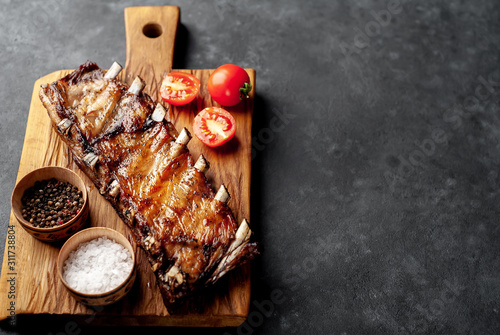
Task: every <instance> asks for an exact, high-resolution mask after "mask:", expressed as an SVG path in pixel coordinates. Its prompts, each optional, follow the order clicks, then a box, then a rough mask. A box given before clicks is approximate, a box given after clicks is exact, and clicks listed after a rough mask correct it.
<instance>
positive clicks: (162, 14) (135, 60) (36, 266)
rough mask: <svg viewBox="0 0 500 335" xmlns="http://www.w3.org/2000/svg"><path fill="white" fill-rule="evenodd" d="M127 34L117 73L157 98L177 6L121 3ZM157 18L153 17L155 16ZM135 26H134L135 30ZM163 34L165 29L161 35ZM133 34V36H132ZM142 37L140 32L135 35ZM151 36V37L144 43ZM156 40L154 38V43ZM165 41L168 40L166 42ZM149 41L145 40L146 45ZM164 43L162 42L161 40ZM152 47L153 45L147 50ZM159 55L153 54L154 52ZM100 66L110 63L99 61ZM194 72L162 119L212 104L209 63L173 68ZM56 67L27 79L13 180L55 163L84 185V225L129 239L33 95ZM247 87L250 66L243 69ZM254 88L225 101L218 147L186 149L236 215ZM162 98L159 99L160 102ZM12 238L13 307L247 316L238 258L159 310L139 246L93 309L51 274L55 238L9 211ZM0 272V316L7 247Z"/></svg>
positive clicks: (244, 191)
mask: <svg viewBox="0 0 500 335" xmlns="http://www.w3.org/2000/svg"><path fill="white" fill-rule="evenodd" d="M125 20H126V34H127V63H126V64H127V65H126V69H125V71H122V74H121V75H120V76H121V78H120V79H121V80H124V81H126V82H127V83H129V84H130V83H131V82H132V80H133V79H134V77H135V76H134V75H136V74H139V75H140V76H141V78H142V79H144V80H145V81H146V83H147V86H146V89H145V91H146V92H147V93H148V94H150V95H151V96H152V98H153V99H155V100H158V95H157V91H158V87H159V84H160V82H161V79H162V76H163V74H164V73H166V72H168V71H169V70H170V67H171V64H172V57H173V41H174V40H175V29H176V28H177V24H178V20H179V9H178V8H177V7H154V8H153V9H151V8H148V7H132V8H127V9H126V10H125ZM156 20H161V21H156ZM157 22H161V26H162V35H161V36H160V37H157V38H154V39H150V38H146V37H145V36H140V35H141V34H142V31H143V27H144V25H146V24H149V23H157ZM138 32H141V34H139V33H138ZM164 34H167V35H169V36H163V35H164ZM134 36H135V37H134ZM143 37H144V38H143ZM152 41H153V42H152ZM154 41H156V42H160V43H159V44H160V45H157V44H155V43H154ZM169 41H170V42H169ZM151 43H152V44H153V45H154V48H152V47H151V45H152V44H151ZM169 43H170V44H169ZM153 51H154V52H153ZM163 52H165V54H164V55H161V56H155V55H154V53H163ZM100 65H101V66H103V67H107V66H109V65H110V64H100ZM180 71H186V72H190V73H192V74H194V75H195V76H197V77H198V78H200V81H201V87H202V89H201V92H200V94H199V96H198V98H197V99H196V100H195V101H194V102H192V103H191V104H189V105H187V106H183V107H176V108H173V109H170V110H169V112H168V118H169V119H170V120H171V121H172V122H173V123H174V125H175V126H176V128H177V129H178V130H180V129H182V127H186V128H187V129H188V130H189V131H190V132H191V133H193V132H192V121H193V118H194V117H195V115H196V114H197V113H198V112H199V111H200V110H201V109H203V108H204V107H208V106H218V105H217V104H216V103H214V102H213V101H212V100H211V98H210V95H209V94H208V91H207V89H206V83H207V80H208V77H209V76H210V73H211V72H212V71H213V70H180ZM70 72H71V71H70V70H62V71H57V72H54V73H51V74H49V75H46V76H44V77H42V78H40V79H39V80H37V81H36V82H35V86H34V90H33V96H32V101H31V105H30V111H29V115H28V123H27V126H26V135H25V140H24V147H23V152H22V155H21V161H20V165H19V172H18V176H17V180H20V178H22V177H23V176H24V175H26V174H27V173H29V172H30V171H32V170H33V169H35V168H38V167H42V166H48V165H57V166H64V167H68V168H70V169H72V170H74V171H75V172H76V173H78V174H79V175H80V176H81V177H82V178H83V179H84V181H85V183H86V184H87V185H88V186H89V203H90V216H89V222H88V223H87V225H88V226H102V227H109V228H112V229H116V230H118V231H119V232H121V233H122V234H124V235H125V236H127V237H128V238H129V240H131V237H130V230H129V228H128V227H127V226H126V225H125V224H124V223H123V222H122V221H121V220H120V219H119V217H118V215H117V214H116V213H115V211H114V210H113V208H112V207H111V205H110V204H109V203H108V202H107V201H106V200H105V199H104V198H103V197H102V196H101V195H100V194H99V192H98V190H97V189H96V188H95V187H94V186H93V185H92V183H91V182H90V180H89V179H88V178H87V177H86V176H85V175H84V174H83V172H81V171H80V170H79V169H78V167H77V166H76V164H74V163H73V161H72V156H71V153H70V151H69V149H68V148H67V147H66V145H65V144H64V143H63V142H62V141H61V140H60V139H59V137H58V135H57V134H56V133H55V132H54V131H53V130H52V127H51V126H50V119H49V117H48V116H47V112H46V110H45V108H44V107H43V105H42V103H41V102H40V99H39V98H38V91H39V88H40V85H41V84H45V83H49V82H53V81H55V80H58V79H59V78H61V77H62V76H64V75H66V74H68V73H70ZM247 72H248V74H249V76H250V78H251V81H252V85H253V86H254V87H255V71H254V70H252V69H248V70H247ZM254 91H255V89H254V90H253V91H252V92H251V94H250V99H248V100H247V101H245V102H242V103H240V104H239V105H237V106H235V107H232V108H228V110H229V112H231V113H232V114H233V116H234V118H235V120H236V123H237V131H236V135H235V138H234V139H232V140H231V141H230V142H228V143H227V144H225V145H224V146H222V147H220V148H209V147H206V146H204V145H203V144H202V143H201V142H200V141H199V140H198V139H196V138H193V140H191V142H190V143H189V144H188V149H189V150H190V152H191V154H192V155H193V157H194V159H195V160H196V159H197V157H198V155H199V154H201V153H203V154H204V155H205V157H206V159H207V160H208V161H209V163H210V169H209V170H208V172H207V178H208V179H209V181H210V182H211V184H212V185H213V186H214V188H215V189H217V188H218V187H219V186H220V185H221V184H222V183H224V185H226V187H227V188H228V190H229V193H230V194H231V199H230V200H229V203H228V204H229V206H230V207H231V209H232V210H233V213H234V215H235V217H236V219H237V221H238V222H241V221H242V219H243V218H246V219H248V220H250V173H251V170H250V168H251V128H252V113H253V101H254ZM164 105H165V104H164ZM165 106H166V105H165ZM10 224H11V225H14V227H15V228H14V229H15V237H16V272H17V276H16V293H17V294H16V298H15V299H14V300H15V303H16V314H17V315H26V318H28V317H30V316H33V318H37V317H40V316H44V315H45V316H51V317H56V318H58V317H63V318H72V319H75V320H77V321H79V322H82V323H85V324H92V325H99V324H107V325H113V324H119V325H141V326H210V327H212V326H221V327H222V326H237V325H239V324H241V323H242V322H243V321H244V320H245V319H246V317H247V315H248V309H249V304H250V270H249V265H244V266H242V267H240V268H238V269H236V270H233V271H232V272H230V273H229V274H228V275H226V276H225V277H224V278H222V279H221V280H220V281H219V282H218V283H217V284H216V285H214V286H213V287H211V288H208V289H207V290H206V291H204V292H203V293H202V294H200V295H198V296H195V297H193V298H192V299H191V300H189V301H187V302H186V304H185V308H184V309H183V310H181V311H179V313H177V314H175V315H169V313H168V312H167V310H166V308H165V306H164V304H163V301H162V298H161V295H160V292H159V289H158V288H157V285H156V279H155V277H154V274H153V272H152V271H151V269H150V266H149V264H148V261H147V259H146V256H145V255H144V253H143V251H142V250H141V249H139V248H137V250H136V253H135V256H136V261H137V278H136V282H135V284H134V287H133V289H132V291H131V292H130V293H129V294H128V295H127V296H126V297H125V298H124V299H123V300H121V301H120V302H118V303H116V304H113V305H110V306H105V307H103V308H99V309H98V310H97V311H96V310H94V309H92V308H89V307H86V306H84V305H82V304H80V303H78V302H77V301H76V300H75V299H74V298H73V297H72V296H70V294H69V293H68V292H67V291H66V289H65V288H64V286H63V285H62V283H61V282H60V281H59V279H58V277H57V268H56V261H57V255H58V252H59V249H60V247H61V244H47V243H44V242H41V241H38V240H36V239H34V238H32V237H31V236H30V235H29V234H28V233H27V232H25V231H24V230H23V229H22V227H21V226H20V225H19V224H18V223H17V222H16V220H15V218H14V216H13V215H12V214H11V217H10ZM5 250H6V252H5V254H4V259H3V264H2V272H1V276H0V319H6V318H7V317H8V316H9V314H8V311H7V308H8V306H9V304H10V302H11V301H12V300H11V299H8V294H7V292H8V285H7V277H8V273H9V271H8V268H7V248H6V249H5Z"/></svg>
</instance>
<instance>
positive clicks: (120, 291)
mask: <svg viewBox="0 0 500 335" xmlns="http://www.w3.org/2000/svg"><path fill="white" fill-rule="evenodd" d="M103 236H106V237H107V238H108V239H110V240H114V241H115V242H117V243H120V244H121V245H123V246H124V247H125V248H127V250H128V251H129V252H130V255H131V256H132V264H133V266H132V270H131V271H130V273H129V275H128V276H127V279H125V281H124V282H123V283H122V284H120V285H119V286H118V287H117V288H115V289H113V290H111V291H107V292H103V293H98V294H88V293H82V292H79V291H77V290H75V289H73V288H71V287H70V286H69V285H68V283H67V282H66V281H65V280H64V277H63V266H64V262H65V261H66V259H67V258H68V256H69V254H70V253H71V252H72V251H73V250H76V248H78V246H79V245H80V244H81V243H84V242H88V241H91V240H93V239H96V238H98V237H103ZM57 274H58V275H59V278H60V279H61V281H62V283H63V285H64V286H65V287H66V288H67V289H68V291H69V292H70V293H71V295H72V296H73V297H74V298H75V299H76V300H78V301H79V302H81V303H83V304H86V305H92V306H104V305H109V304H112V303H114V302H117V301H118V300H120V299H121V298H123V297H124V296H125V295H126V294H127V293H128V292H129V291H130V290H131V289H132V286H133V285H134V281H135V276H136V271H135V254H134V248H133V247H132V245H131V244H130V242H129V241H128V240H127V238H126V237H125V236H123V235H122V234H120V233H119V232H117V231H116V230H113V229H110V228H105V227H93V228H87V229H84V230H82V231H80V232H78V233H76V234H75V235H73V236H71V237H70V238H69V239H68V240H67V241H66V242H65V243H64V245H63V246H62V248H61V250H60V251H59V256H58V257H57Z"/></svg>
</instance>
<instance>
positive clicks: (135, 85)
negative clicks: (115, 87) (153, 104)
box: [128, 76, 146, 95]
mask: <svg viewBox="0 0 500 335" xmlns="http://www.w3.org/2000/svg"><path fill="white" fill-rule="evenodd" d="M144 86H146V83H145V82H144V80H142V79H141V77H139V76H137V77H135V79H134V81H133V82H132V85H130V88H129V89H128V91H129V92H130V93H132V94H135V95H138V94H139V93H141V91H142V89H143V88H144Z"/></svg>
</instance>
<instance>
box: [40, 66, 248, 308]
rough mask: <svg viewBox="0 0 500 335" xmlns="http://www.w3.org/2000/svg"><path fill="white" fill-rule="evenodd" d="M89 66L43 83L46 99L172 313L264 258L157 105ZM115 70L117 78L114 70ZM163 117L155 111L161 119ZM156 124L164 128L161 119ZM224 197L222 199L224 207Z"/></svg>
mask: <svg viewBox="0 0 500 335" xmlns="http://www.w3.org/2000/svg"><path fill="white" fill-rule="evenodd" d="M106 72H107V71H105V70H102V69H100V68H99V67H98V66H97V65H96V64H95V63H91V62H86V63H85V64H83V65H81V66H80V67H79V69H78V70H76V71H74V72H72V73H71V74H69V75H67V76H66V77H64V78H62V79H60V80H58V81H56V82H54V83H52V84H50V85H44V86H43V87H42V89H41V90H40V99H41V101H42V103H43V105H44V106H45V108H46V109H47V112H48V115H49V117H50V119H51V120H52V125H53V127H54V129H55V131H56V132H57V133H58V134H59V135H60V137H61V138H62V139H63V141H64V142H65V143H66V144H67V145H68V146H69V148H70V149H71V151H72V153H73V159H74V161H75V162H76V164H77V165H78V166H79V167H80V169H82V170H83V171H84V172H85V174H86V175H87V176H88V177H89V178H90V179H91V180H92V181H93V183H94V184H95V186H96V187H97V188H98V190H99V192H100V193H101V194H102V195H103V196H104V197H105V198H106V199H107V200H109V201H110V202H111V204H112V205H113V207H114V208H115V210H116V212H117V213H118V215H119V216H120V217H121V219H122V220H123V221H124V222H125V223H126V224H127V225H128V226H129V227H130V228H131V231H132V233H133V235H134V237H135V239H136V241H137V243H138V244H139V245H140V246H141V248H142V249H144V251H145V252H146V255H147V258H148V260H149V262H150V264H151V267H152V270H153V271H154V273H155V275H156V278H157V282H158V284H159V287H160V291H161V293H162V296H163V300H164V302H165V305H166V307H167V309H168V310H169V311H170V312H172V311H174V310H175V306H177V304H178V302H179V300H181V299H182V298H184V297H186V296H189V295H190V294H191V293H192V292H193V291H196V290H197V289H199V288H201V287H203V286H206V285H207V284H210V283H213V282H215V281H217V280H218V279H219V278H220V277H221V276H222V275H224V274H225V273H226V272H227V271H229V270H231V269H233V268H235V267H237V266H238V265H240V264H242V263H243V262H245V261H246V260H249V259H251V258H253V257H254V256H255V255H256V254H257V253H258V251H257V247H256V244H255V243H250V242H249V239H250V234H251V231H250V229H249V227H248V224H247V222H246V221H245V220H244V221H243V223H242V224H241V225H240V226H238V224H237V223H236V221H235V219H234V216H233V214H232V212H231V210H230V208H229V207H228V206H227V204H226V203H225V201H224V199H223V198H224V196H223V195H224V194H223V193H224V191H225V189H222V191H221V193H222V196H216V194H215V193H214V191H213V190H212V187H211V186H210V185H209V184H208V182H207V180H206V178H205V175H204V173H203V170H204V161H203V160H201V161H200V162H201V164H196V167H195V164H194V162H193V158H192V157H191V155H190V154H189V152H188V150H187V148H186V146H185V144H186V140H189V135H188V133H186V131H185V130H184V131H183V132H181V133H182V134H181V135H180V134H179V133H178V132H177V130H176V129H175V128H174V127H173V125H172V124H171V123H170V122H168V121H166V120H165V119H163V117H162V116H161V115H160V117H158V115H154V116H153V114H156V112H157V111H155V108H159V109H160V112H161V109H162V107H161V106H155V104H154V102H153V100H152V99H151V98H150V97H149V96H148V95H146V94H144V93H142V92H141V89H142V86H143V83H142V82H141V80H138V81H137V82H135V83H134V84H133V85H132V86H133V87H132V88H129V87H127V86H126V85H125V84H123V83H120V82H119V81H117V80H115V79H114V78H113V77H114V76H116V74H117V72H116V71H110V73H109V74H108V75H106ZM112 72H116V73H112ZM154 111H155V112H154ZM155 120H156V121H155ZM221 200H223V201H221Z"/></svg>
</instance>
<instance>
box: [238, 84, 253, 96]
mask: <svg viewBox="0 0 500 335" xmlns="http://www.w3.org/2000/svg"><path fill="white" fill-rule="evenodd" d="M251 90H252V84H250V83H245V84H243V87H240V100H243V97H246V98H247V99H248V98H250V97H249V96H248V94H249V93H250V91H251Z"/></svg>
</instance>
